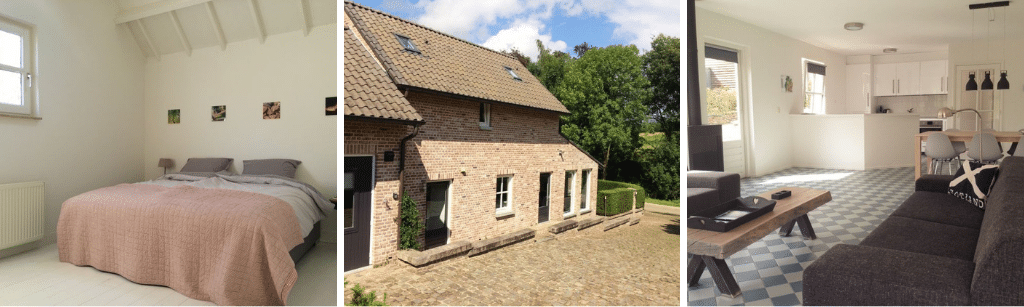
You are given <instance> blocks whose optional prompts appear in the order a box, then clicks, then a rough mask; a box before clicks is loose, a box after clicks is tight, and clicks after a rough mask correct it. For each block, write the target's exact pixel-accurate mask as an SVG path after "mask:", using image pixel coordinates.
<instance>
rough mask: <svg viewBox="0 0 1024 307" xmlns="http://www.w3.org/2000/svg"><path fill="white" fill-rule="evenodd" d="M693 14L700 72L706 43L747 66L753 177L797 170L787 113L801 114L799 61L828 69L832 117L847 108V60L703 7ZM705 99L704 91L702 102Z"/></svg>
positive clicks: (801, 66)
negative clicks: (735, 54)
mask: <svg viewBox="0 0 1024 307" xmlns="http://www.w3.org/2000/svg"><path fill="white" fill-rule="evenodd" d="M695 14H696V19H697V20H696V26H697V29H696V32H697V45H698V60H697V61H698V64H697V65H698V67H701V69H700V70H701V71H703V70H704V69H703V67H704V44H705V43H715V44H725V45H726V47H732V48H737V49H740V61H741V63H740V65H741V66H746V68H747V70H745V71H744V72H743V75H742V76H741V78H745V80H746V82H747V87H745V88H742V89H741V90H744V91H745V93H746V94H745V97H744V98H743V99H745V101H743V103H744V105H743V106H746V107H748V108H750V109H752V112H751V114H752V119H751V120H752V123H751V126H752V131H753V133H752V135H749V137H750V138H751V139H750V143H749V144H750V145H751V147H749V148H750V150H752V152H753V161H752V162H753V165H750V166H748V167H751V169H752V170H753V174H751V175H754V176H760V175H765V174H769V173H773V172H776V171H779V170H783V169H786V168H789V167H791V166H793V165H792V159H791V157H792V155H793V150H792V148H793V145H792V144H793V143H792V142H793V138H792V136H791V133H790V116H789V114H790V113H800V112H802V111H803V100H804V96H803V82H802V78H803V77H802V76H803V69H804V67H803V64H802V62H801V60H802V59H803V58H807V59H811V60H815V61H818V62H822V63H824V64H825V65H826V67H827V77H826V95H827V99H828V106H827V108H826V113H829V114H833V113H843V112H845V110H846V106H845V101H844V100H845V96H846V84H845V82H846V80H845V79H846V78H845V76H846V57H845V56H841V55H839V54H836V53H833V52H831V51H828V50H825V49H821V48H818V47H815V46H813V45H810V44H807V43H804V42H802V41H798V40H796V39H793V38H790V37H787V36H783V35H781V34H778V33H775V32H771V31H768V30H766V29H763V28H759V27H757V26H754V25H751V24H748V23H745V22H742V21H739V20H736V19H733V18H730V17H726V16H723V15H720V14H717V13H714V12H711V11H707V10H704V9H700V8H696V13H695ZM700 75H701V76H700V77H701V80H700V81H701V82H700V84H702V85H703V84H706V80H704V78H705V77H706V76H705V75H704V74H703V73H701V74H700ZM781 75H788V76H790V77H792V78H793V80H794V83H795V85H794V87H793V92H792V93H784V92H783V91H782V89H781V86H780V81H779V79H780V76H781ZM741 86H742V85H741ZM702 88H703V87H702ZM705 99H707V98H706V97H704V93H703V92H702V93H701V100H705ZM703 105H704V107H703V108H702V110H701V112H702V114H706V113H707V110H706V103H704V104H703Z"/></svg>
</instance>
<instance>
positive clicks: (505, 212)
mask: <svg viewBox="0 0 1024 307" xmlns="http://www.w3.org/2000/svg"><path fill="white" fill-rule="evenodd" d="M513 215H516V213H515V212H514V211H512V210H501V211H498V212H495V213H494V217H495V218H503V217H509V216H513Z"/></svg>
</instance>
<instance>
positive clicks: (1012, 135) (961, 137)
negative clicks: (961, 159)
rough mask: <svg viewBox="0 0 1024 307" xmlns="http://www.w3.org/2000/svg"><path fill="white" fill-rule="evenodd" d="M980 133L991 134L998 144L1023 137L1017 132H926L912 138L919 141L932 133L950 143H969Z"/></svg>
mask: <svg viewBox="0 0 1024 307" xmlns="http://www.w3.org/2000/svg"><path fill="white" fill-rule="evenodd" d="M981 132H986V133H990V134H992V136H995V137H996V140H997V141H1000V142H1016V141H1019V140H1020V137H1021V136H1024V135H1022V134H1021V133H1020V132H1017V131H980V132H979V131H928V132H921V133H918V134H916V135H914V136H916V137H918V138H920V139H928V135H931V134H933V133H944V134H946V135H948V136H949V140H951V141H970V140H971V139H972V138H974V135H975V134H978V133H981Z"/></svg>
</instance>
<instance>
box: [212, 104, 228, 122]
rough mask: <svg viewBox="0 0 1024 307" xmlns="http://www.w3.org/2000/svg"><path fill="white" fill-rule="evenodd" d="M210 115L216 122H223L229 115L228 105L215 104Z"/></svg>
mask: <svg viewBox="0 0 1024 307" xmlns="http://www.w3.org/2000/svg"><path fill="white" fill-rule="evenodd" d="M210 116H211V117H212V118H213V121H215V122H222V121H224V118H226V117H227V116H228V106H226V105H223V106H213V108H212V110H211V112H210Z"/></svg>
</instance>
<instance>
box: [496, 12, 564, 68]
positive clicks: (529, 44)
mask: <svg viewBox="0 0 1024 307" xmlns="http://www.w3.org/2000/svg"><path fill="white" fill-rule="evenodd" d="M543 29H544V23H542V22H540V20H536V19H530V20H516V21H515V22H513V23H512V26H511V27H509V28H508V29H504V30H501V31H498V33H497V34H495V35H494V36H491V37H490V38H488V39H487V41H485V42H484V43H483V44H481V45H482V46H484V47H487V48H491V49H494V50H499V51H501V50H511V49H512V48H515V49H517V50H519V52H522V53H523V55H526V56H528V57H530V59H531V60H533V61H536V60H537V56H538V55H540V50H538V49H537V40H538V39H539V40H540V41H541V42H542V43H544V47H545V48H548V49H551V50H560V51H565V50H566V47H568V45H567V44H566V43H565V42H564V41H561V40H556V41H552V40H551V35H550V34H541V30H543Z"/></svg>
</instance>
